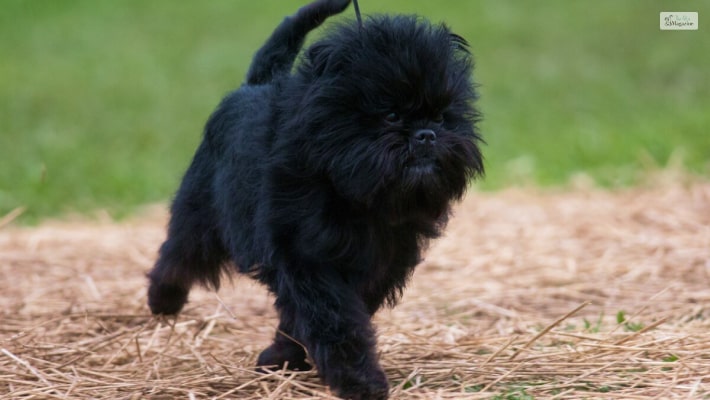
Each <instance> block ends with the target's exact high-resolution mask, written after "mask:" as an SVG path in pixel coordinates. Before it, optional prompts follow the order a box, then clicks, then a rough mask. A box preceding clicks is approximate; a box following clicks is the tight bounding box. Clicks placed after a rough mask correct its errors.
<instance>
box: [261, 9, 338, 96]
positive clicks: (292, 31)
mask: <svg viewBox="0 0 710 400" xmlns="http://www.w3.org/2000/svg"><path fill="white" fill-rule="evenodd" d="M348 4H350V0H317V1H314V2H313V3H310V4H308V5H307V6H304V7H302V8H300V9H299V10H298V11H297V12H296V13H295V14H293V15H291V16H288V17H286V19H284V21H283V22H282V23H281V25H279V26H278V27H277V28H276V30H275V31H274V33H272V34H271V37H270V38H269V40H267V41H266V43H265V44H264V45H263V46H262V47H261V49H259V51H258V52H257V53H256V55H255V56H254V60H253V61H252V63H251V66H250V67H249V72H248V73H247V83H248V84H250V85H259V84H264V83H268V82H270V81H271V80H273V78H274V77H275V76H278V75H281V74H287V73H289V72H290V71H291V67H293V63H294V61H295V60H296V56H297V55H298V52H299V51H300V50H301V46H303V42H304V40H305V39H306V35H307V34H308V32H310V31H312V30H313V29H315V28H317V27H318V26H319V25H320V24H322V23H323V21H325V20H326V18H328V17H330V16H332V15H335V14H338V13H340V12H342V11H343V10H345V9H346V8H347V7H348Z"/></svg>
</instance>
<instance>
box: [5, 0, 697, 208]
mask: <svg viewBox="0 0 710 400" xmlns="http://www.w3.org/2000/svg"><path fill="white" fill-rule="evenodd" d="M299 4H301V2H300V1H292V0H291V1H275V0H271V1H261V2H249V1H244V0H211V1H208V2H196V1H189V2H188V1H182V2H175V1H168V0H153V1H138V0H123V1H93V0H74V1H53V0H33V1H22V0H6V1H3V3H2V12H0V57H1V58H2V62H0V160H1V161H0V215H4V214H6V213H7V212H9V211H10V210H13V209H15V208H17V207H20V206H24V207H27V210H26V211H25V214H24V215H23V217H22V219H21V221H23V222H34V221H38V220H39V219H41V218H43V217H47V216H57V215H60V214H63V213H67V212H83V213H90V212H91V211H92V210H94V209H106V210H108V211H109V212H110V213H112V214H113V215H117V216H121V215H125V214H127V213H130V212H132V211H133V210H134V209H135V207H136V206H138V205H141V204H145V203H150V202H156V201H165V200H167V199H168V198H169V197H170V195H171V193H172V192H173V191H174V189H175V188H176V186H177V184H178V181H179V178H180V176H181V174H182V172H183V171H184V169H185V168H186V166H187V164H188V162H189V160H190V157H191V155H192V152H193V151H194V148H195V146H196V145H197V143H198V141H199V138H200V132H201V128H202V125H203V123H204V121H205V119H206V118H207V116H208V115H209V113H210V112H211V110H212V109H213V107H214V106H215V104H216V103H217V102H218V101H219V99H220V98H221V96H222V95H224V94H225V93H226V92H227V91H228V90H230V89H231V88H234V87H236V86H238V85H239V84H240V81H241V79H242V77H243V75H244V73H245V70H246V68H247V66H248V64H249V60H250V57H251V55H252V54H253V53H254V51H255V50H256V49H257V48H258V46H259V45H260V43H262V42H263V40H264V39H265V37H266V36H267V35H268V34H269V32H270V30H271V29H272V28H273V27H274V26H275V25H276V24H277V23H278V22H279V21H280V19H281V18H282V16H283V15H284V14H286V13H290V12H292V10H294V9H295V8H296V7H298V5H299ZM361 6H362V9H363V11H364V12H380V11H387V12H408V13H419V14H422V15H425V16H427V17H429V18H431V19H433V20H436V21H447V23H448V24H450V25H451V26H452V27H453V28H454V30H455V31H457V32H458V33H460V34H461V35H463V36H464V37H466V38H467V39H468V40H469V41H470V42H471V44H472V48H473V51H474V54H475V56H476V60H477V70H476V80H477V81H478V82H479V83H480V84H481V87H480V91H481V93H482V100H481V102H480V107H481V108H482V110H483V112H484V114H485V121H484V123H483V131H484V135H485V138H486V140H487V142H488V145H487V147H486V148H485V154H486V157H487V164H486V166H487V170H488V176H487V179H486V180H485V182H484V183H482V184H481V187H483V188H485V189H499V188H502V187H505V186H508V185H510V184H518V183H521V182H522V183H533V184H539V185H566V184H567V183H568V182H569V181H570V179H572V178H573V177H575V176H578V175H579V174H584V175H587V176H590V177H591V178H592V179H594V181H596V182H598V183H600V184H602V185H604V186H619V185H628V184H633V183H635V182H637V181H638V177H639V176H640V175H643V174H644V173H645V171H647V170H648V169H649V168H657V167H664V166H666V165H667V164H669V163H671V164H673V165H674V166H676V167H680V168H683V169H685V170H689V171H692V172H694V173H699V174H703V175H706V176H707V175H708V174H710V166H709V164H708V157H707V156H708V154H710V132H708V126H710V113H708V110H710V95H708V93H710V90H709V89H710V84H709V78H708V73H707V71H708V69H710V68H709V67H710V52H708V51H707V49H708V48H710V35H709V34H708V33H707V32H708V31H707V29H703V28H702V26H703V18H704V17H705V16H707V15H710V3H709V2H691V1H685V2H666V1H663V2H662V1H641V0H638V1H624V2H616V1H602V2H594V3H592V2H589V1H582V0H570V1H546V2H521V1H496V2H484V1H468V0H465V1H464V0H461V1H453V0H452V1H446V2H441V3H440V2H432V1H428V0H427V1H425V0H406V1H405V0H392V1H387V2H376V1H372V0H363V1H362V2H361ZM674 10H682V11H698V12H699V15H700V20H701V22H700V26H701V28H700V30H699V31H689V32H665V31H660V30H659V12H660V11H674ZM347 14H349V16H350V17H352V11H351V10H350V11H348V12H347Z"/></svg>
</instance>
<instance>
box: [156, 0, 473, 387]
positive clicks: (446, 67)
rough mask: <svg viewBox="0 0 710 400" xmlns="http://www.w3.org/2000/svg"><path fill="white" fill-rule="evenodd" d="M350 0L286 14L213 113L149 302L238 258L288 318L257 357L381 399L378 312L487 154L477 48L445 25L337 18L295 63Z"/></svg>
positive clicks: (183, 297) (171, 309) (172, 308)
mask: <svg viewBox="0 0 710 400" xmlns="http://www.w3.org/2000/svg"><path fill="white" fill-rule="evenodd" d="M348 4H349V1H348V0H319V1H316V2H314V3H312V4H310V5H308V6H305V7H303V8H301V9H300V10H299V11H298V12H297V13H296V14H294V15H293V16H291V17H287V18H286V19H285V20H284V21H283V22H282V23H281V25H280V26H279V27H278V28H277V29H276V31H275V32H274V33H273V34H272V36H271V38H270V39H269V40H268V41H267V42H266V44H265V45H264V47H262V48H261V49H260V50H259V52H258V53H257V54H256V56H255V58H254V60H253V63H252V65H251V68H250V70H249V73H248V75H247V81H246V83H245V84H244V85H243V86H242V87H240V88H239V89H238V90H236V91H235V92H233V93H231V94H229V95H228V96H227V97H226V98H225V99H224V100H223V101H222V103H221V104H220V105H219V107H218V108H217V110H216V111H215V112H214V114H213V115H212V116H211V117H210V119H209V121H208V122H207V125H206V128H205V134H204V140H203V141H202V143H201V145H200V147H199V149H198V150H197V153H196V154H195V157H194V159H193V161H192V164H191V165H190V167H189V169H188V170H187V172H186V174H185V177H184V179H183V181H182V185H181V186H180V189H179V190H178V192H177V195H176V197H175V200H174V202H173V205H172V218H171V220H170V225H169V229H168V239H167V240H166V241H165V243H164V244H163V245H162V247H161V249H160V258H159V260H158V261H157V263H156V265H155V268H154V269H153V270H152V271H151V272H150V274H149V277H150V289H149V291H148V297H149V300H148V302H149V305H150V308H151V310H152V312H153V313H155V314H176V313H178V312H179V311H180V310H181V309H182V306H183V305H184V304H185V302H186V301H187V296H188V292H189V290H190V287H191V286H192V285H193V283H201V284H203V285H206V286H208V287H212V288H215V289H216V288H218V287H219V283H220V276H221V275H222V274H223V273H228V272H230V271H232V270H233V268H234V266H233V265H232V264H231V263H230V262H233V263H234V264H236V266H237V268H236V269H237V270H238V271H240V272H242V273H246V274H249V275H251V276H253V277H254V278H256V279H258V280H259V281H260V282H262V283H264V284H265V285H266V286H267V287H268V288H269V290H270V291H271V292H273V294H274V295H275V296H276V303H275V306H276V308H277V310H278V312H279V316H280V324H279V328H278V332H277V333H276V337H275V339H274V343H273V344H272V345H271V346H270V347H269V348H267V349H266V350H264V351H263V352H262V353H261V355H260V356H259V360H258V364H259V365H260V366H277V367H283V366H284V365H287V367H288V368H291V369H301V370H305V369H309V368H310V361H311V360H312V362H313V363H314V364H315V366H316V367H317V369H318V371H319V373H320V375H321V376H322V378H323V379H324V381H325V382H326V383H327V384H328V385H329V386H330V387H331V388H332V389H333V390H334V391H335V392H336V393H338V394H339V395H340V396H342V397H345V398H350V399H384V398H386V397H387V395H388V384H387V380H386V377H385V374H384V372H383V371H382V368H381V367H380V366H379V364H378V359H377V355H376V352H375V330H374V328H373V326H372V323H371V322H370V319H371V317H372V315H373V314H374V313H375V312H376V311H377V310H378V309H379V308H380V307H382V306H383V305H384V304H388V305H394V304H395V302H396V301H397V299H398V298H399V296H400V295H401V292H402V290H403V288H404V286H405V284H406V282H407V279H408V278H409V276H410V275H411V273H412V271H413V269H414V267H415V265H416V264H417V263H418V262H419V261H420V253H421V250H422V248H423V247H424V246H426V243H427V241H428V240H429V239H431V238H435V237H437V236H438V235H439V234H440V231H441V230H442V228H443V227H444V225H445V224H446V222H447V219H448V216H449V213H450V204H451V202H452V201H453V200H456V199H459V198H461V196H462V195H463V194H464V191H465V190H466V187H467V184H468V182H469V181H470V180H471V179H472V178H474V177H476V176H478V175H480V174H482V173H483V164H482V157H481V153H480V151H479V148H478V146H477V144H478V143H479V141H480V138H479V136H478V133H477V129H476V121H477V119H478V113H477V111H476V110H475V109H474V107H473V102H474V101H475V99H476V93H475V92H474V89H473V85H472V82H471V69H472V63H471V58H470V54H469V53H468V51H467V44H466V42H465V41H464V39H462V38H461V37H459V36H457V35H454V34H452V33H451V32H450V31H449V30H448V28H446V27H445V26H443V25H431V24H429V23H427V22H426V21H424V20H422V19H419V18H416V17H410V16H377V17H371V18H368V19H366V20H365V21H364V23H363V25H362V26H358V25H357V24H355V23H353V22H349V23H345V24H341V25H339V26H337V27H335V28H334V29H333V30H331V31H330V32H329V33H328V34H327V35H326V36H325V37H324V38H323V39H321V40H320V41H317V42H316V43H315V44H313V45H312V46H310V48H308V49H307V50H306V51H305V54H304V56H303V59H302V61H301V62H299V64H298V66H297V67H296V68H295V71H294V72H291V69H292V67H293V63H294V61H295V59H296V57H297V55H298V53H299V51H300V48H301V45H302V44H303V41H304V38H305V36H306V34H307V33H308V32H309V31H310V30H312V29H314V28H315V27H317V26H318V25H320V24H321V23H322V22H323V21H324V20H325V19H326V18H327V17H328V16H331V15H334V14H337V13H339V12H341V11H343V10H344V9H345V8H346V7H347V6H348ZM302 345H303V346H305V349H304V347H302ZM307 358H310V360H307Z"/></svg>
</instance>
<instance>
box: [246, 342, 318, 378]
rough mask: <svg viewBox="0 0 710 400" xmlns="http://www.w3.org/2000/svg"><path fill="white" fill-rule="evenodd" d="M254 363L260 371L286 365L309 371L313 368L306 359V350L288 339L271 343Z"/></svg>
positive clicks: (289, 367)
mask: <svg viewBox="0 0 710 400" xmlns="http://www.w3.org/2000/svg"><path fill="white" fill-rule="evenodd" d="M256 365H257V367H259V368H258V370H259V371H261V372H266V370H267V369H269V367H270V368H277V369H281V368H283V367H284V366H286V368H287V369H290V370H293V371H309V370H311V368H313V366H312V365H311V364H310V363H308V360H306V352H305V350H303V348H302V347H301V345H299V344H298V343H295V342H290V341H289V342H286V341H278V342H275V343H272V344H271V346H269V347H267V348H266V349H265V350H264V351H262V352H261V354H259V359H258V360H257V361H256Z"/></svg>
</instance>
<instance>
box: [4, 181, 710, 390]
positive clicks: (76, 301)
mask: <svg viewBox="0 0 710 400" xmlns="http://www.w3.org/2000/svg"><path fill="white" fill-rule="evenodd" d="M10 217H11V216H10ZM9 219H11V218H7V220H9ZM7 220H6V221H5V222H4V223H2V224H4V225H6V226H4V227H3V228H2V230H0V288H1V292H0V398H1V399H25V398H27V399H29V398H55V399H89V398H92V399H139V398H150V399H173V398H184V399H192V398H195V399H202V398H214V399H237V398H238V399H327V398H333V396H332V395H331V394H329V393H328V392H327V391H326V389H325V388H324V386H323V385H322V384H321V383H320V382H319V381H318V379H317V377H316V375H315V374H314V373H299V374H295V375H288V374H283V373H273V374H271V375H262V374H257V373H255V372H254V370H253V365H254V362H255V358H256V356H257V354H258V352H259V351H260V350H261V349H262V348H263V347H264V346H266V345H267V344H268V343H269V340H270V338H271V336H272V334H273V331H274V329H275V326H276V318H275V315H274V312H273V311H272V308H271V302H272V299H271V298H269V296H268V295H267V294H266V292H265V291H264V289H263V288H261V287H259V286H256V285H254V284H252V283H250V282H249V280H248V279H246V278H237V279H234V281H233V283H232V284H227V285H226V286H225V287H224V288H223V289H222V290H221V291H220V292H219V293H218V294H214V293H210V292H206V291H202V290H198V291H196V292H194V294H193V296H192V298H191V302H190V303H189V304H188V305H187V308H186V310H185V311H184V312H183V313H182V314H181V315H180V316H179V317H178V318H177V320H156V319H154V318H152V317H151V316H150V315H149V313H148V310H147V308H146V306H145V285H146V281H145V278H144V273H145V272H146V271H147V270H148V269H149V268H150V267H151V264H152V263H153V261H154V259H155V254H156V249H157V247H158V245H159V244H160V242H161V240H162V239H163V237H164V225H165V221H166V216H165V214H164V212H161V211H155V210H152V211H148V212H146V214H145V215H144V216H141V217H136V218H134V219H132V220H129V221H124V222H121V223H114V222H111V221H109V220H107V221H104V222H101V221H94V222H86V221H84V222H66V221H65V222H56V223H45V224H43V225H41V226H39V227H36V228H27V227H12V226H10V225H11V224H7V223H6V222H7ZM376 320H377V325H378V328H379V349H380V351H381V360H382V364H383V365H384V368H385V369H386V372H387V375H388V377H389V378H390V381H391V383H392V387H393V389H392V398H394V399H478V398H493V399H531V398H561V399H566V398H624V399H633V398H710V184H708V183H703V182H693V183H688V184H678V183H676V184H670V185H664V184H658V185H653V186H652V187H645V188H637V189H627V190H621V191H600V190H595V189H586V190H580V189H576V190H571V191H567V192H560V193H552V192H549V191H546V192H542V191H539V190H535V189H525V190H507V191H503V192H498V193H476V192H473V193H471V194H470V195H469V196H468V197H467V198H466V200H465V201H464V202H463V203H462V204H461V205H460V206H459V207H458V208H457V209H456V214H455V217H454V219H453V220H452V223H451V225H450V227H449V229H448V233H447V235H446V237H445V238H443V239H442V240H440V241H438V242H437V243H436V244H435V245H434V246H432V248H431V249H430V251H429V252H428V254H427V258H426V261H425V263H424V264H423V265H421V266H420V267H419V268H418V270H417V272H416V274H415V276H414V279H413V281H412V284H411V285H410V288H409V290H408V291H407V292H406V294H405V297H404V299H403V300H402V302H401V305H400V306H399V307H397V308H396V309H394V310H391V311H385V312H381V313H380V314H379V315H378V316H377V318H376Z"/></svg>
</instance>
